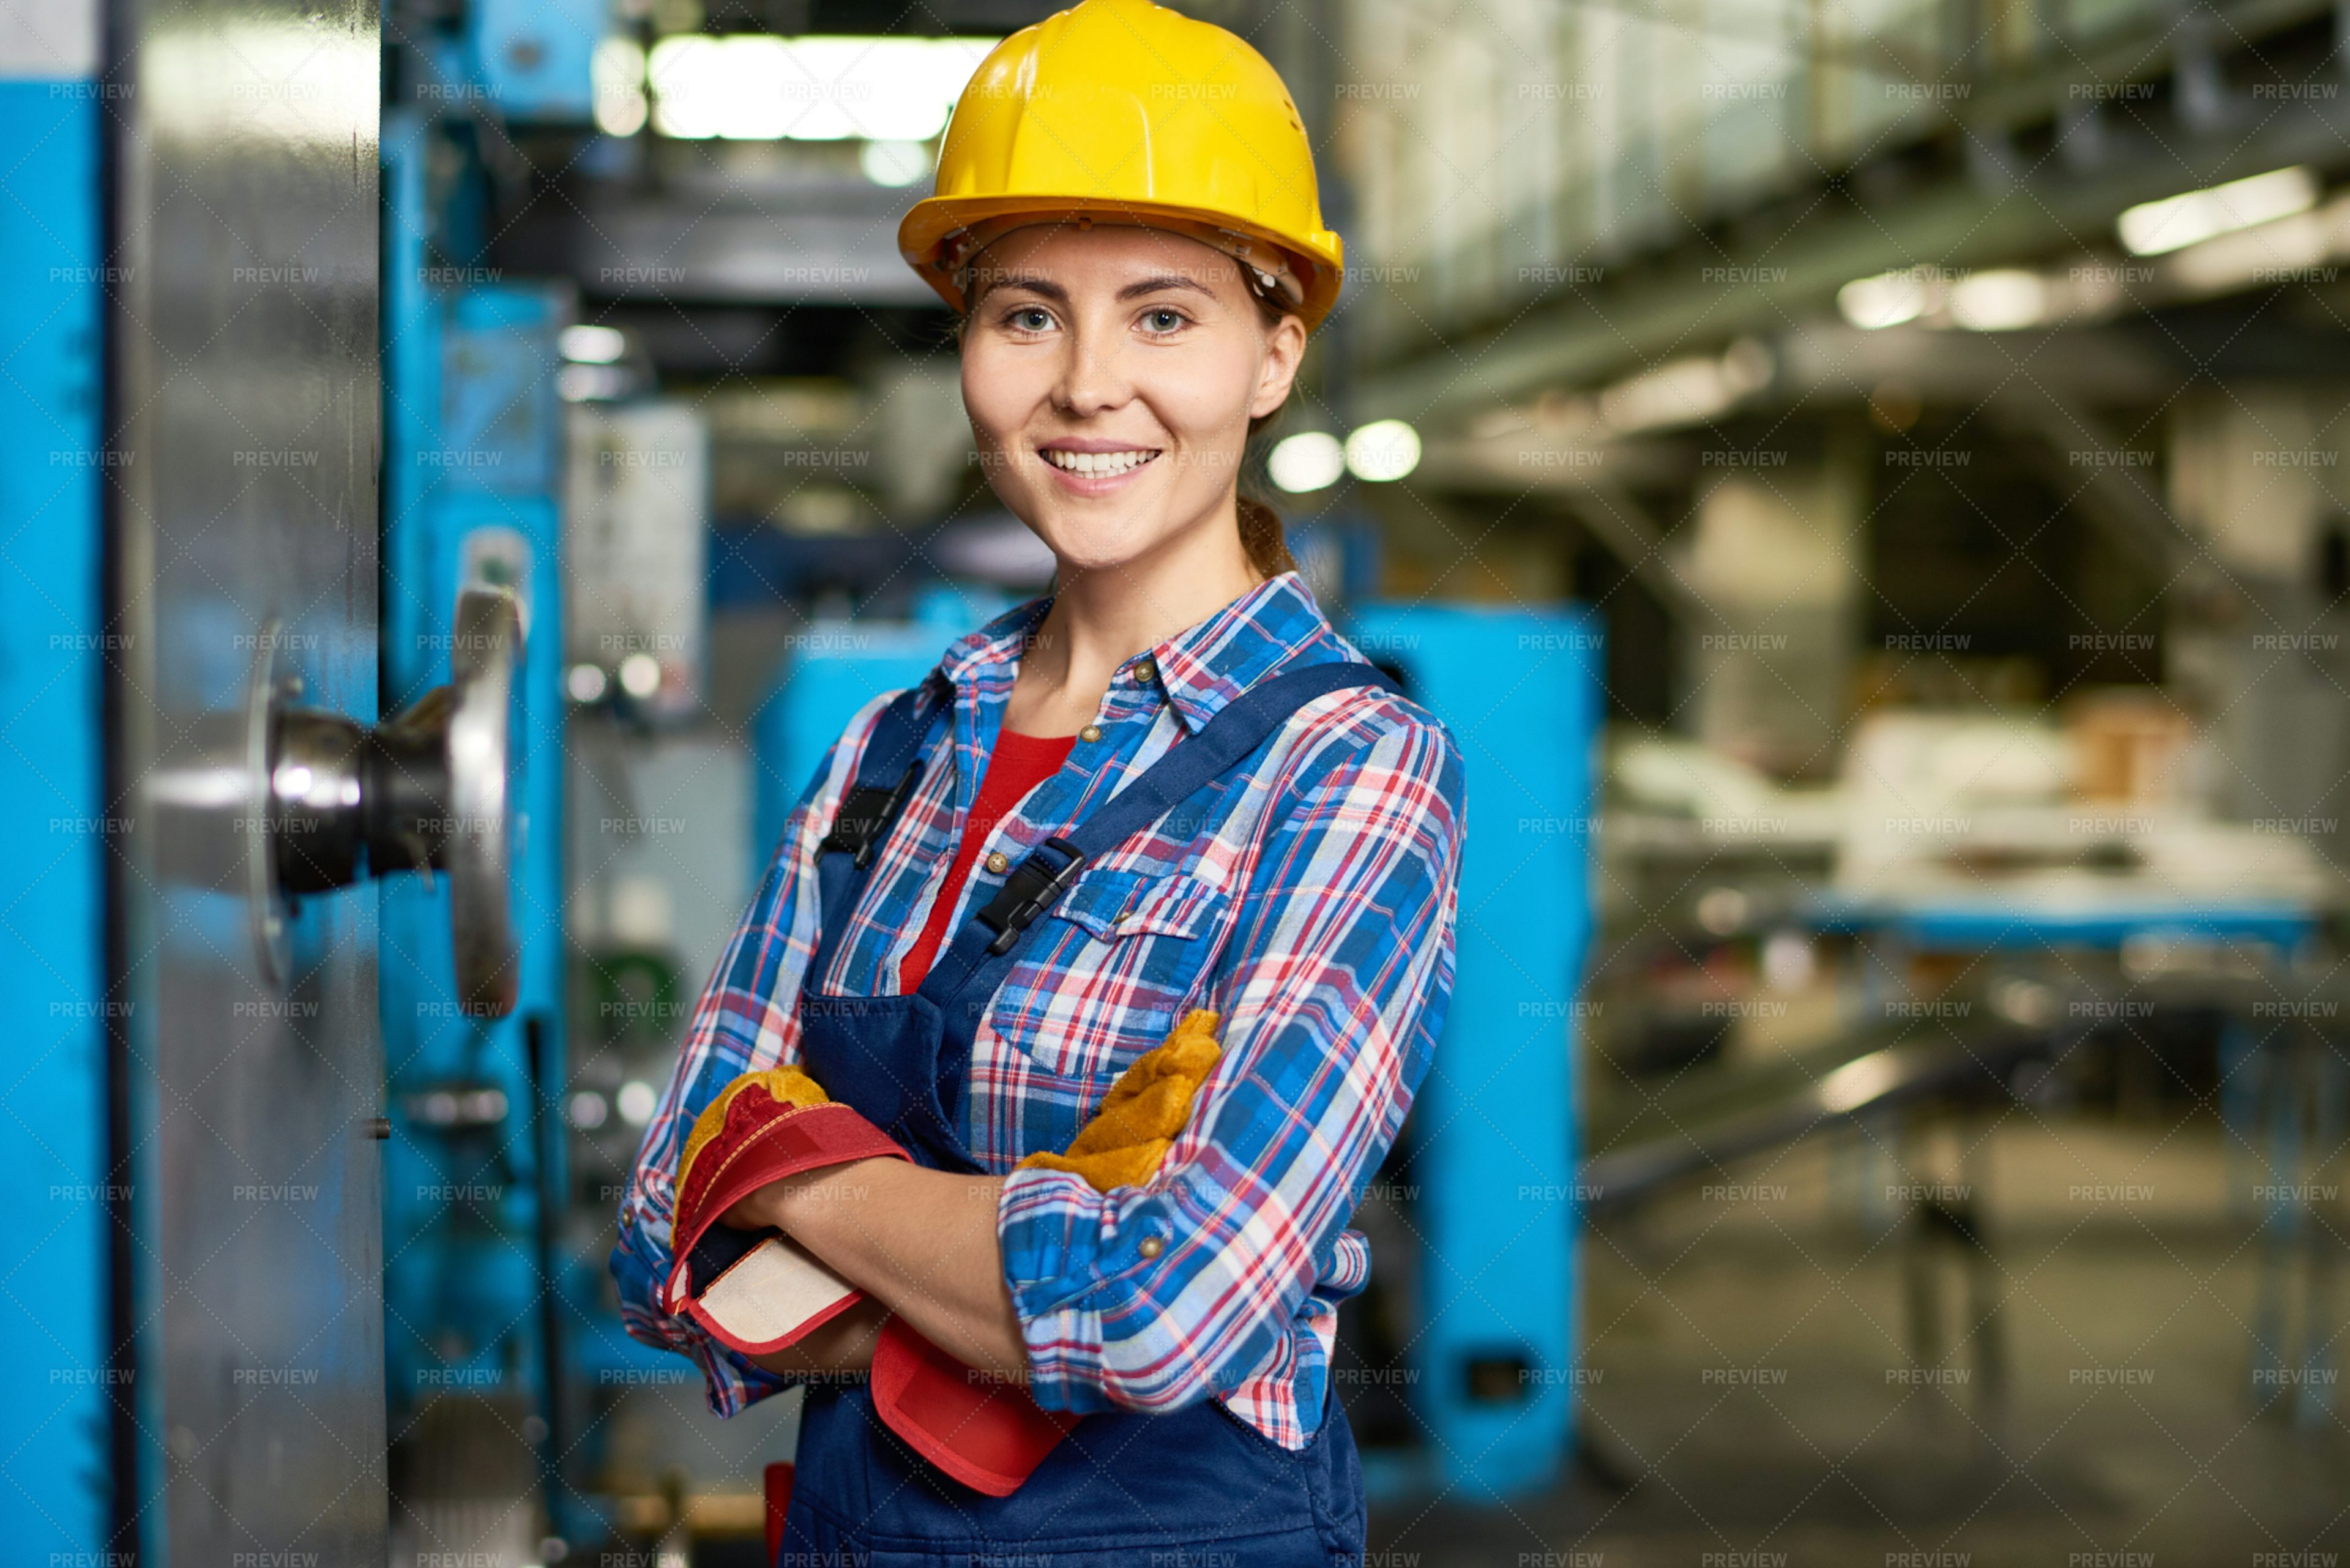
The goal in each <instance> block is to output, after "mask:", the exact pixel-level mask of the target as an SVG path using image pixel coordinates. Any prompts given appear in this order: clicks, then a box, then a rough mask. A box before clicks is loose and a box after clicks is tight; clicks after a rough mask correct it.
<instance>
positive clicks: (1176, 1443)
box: [777, 662, 1394, 1568]
mask: <svg viewBox="0 0 2350 1568" xmlns="http://www.w3.org/2000/svg"><path fill="white" fill-rule="evenodd" d="M938 679H939V678H937V677H933V680H938ZM1393 684H1394V683H1393V682H1392V681H1390V680H1388V678H1387V677H1386V676H1384V675H1382V674H1381V673H1380V672H1379V671H1378V670H1375V669H1373V668H1372V667H1370V666H1369V665H1367V664H1357V663H1351V662H1350V663H1339V664H1317V665H1311V666H1307V667H1306V668H1305V669H1301V670H1291V671H1288V672H1286V673H1284V674H1282V675H1277V676H1274V677H1272V678H1270V679H1268V680H1263V681H1261V682H1259V683H1258V684H1257V685H1256V686H1254V687H1253V688H1251V689H1250V690H1249V691H1246V692H1244V693H1243V694H1242V695H1241V696H1239V697H1237V698H1235V699H1234V700H1233V701H1232V702H1231V703H1230V704H1228V705H1227V706H1226V707H1225V708H1223V709H1222V711H1219V712H1218V713H1217V714H1216V716H1215V717H1214V718H1213V719H1212V720H1211V721H1210V722H1208V723H1207V724H1205V725H1204V726H1202V727H1201V730H1200V732H1198V733H1197V734H1194V735H1192V736H1191V737H1190V738H1188V739H1186V740H1184V741H1181V742H1178V743H1177V744H1176V745H1174V746H1172V747H1170V749H1169V750H1168V752H1167V753H1166V755H1164V756H1163V757H1161V758H1160V759H1159V761H1158V762H1157V763H1154V764H1153V765H1152V766H1151V767H1150V768H1149V770H1148V771H1147V772H1145V773H1144V774H1142V775H1141V776H1140V777H1139V778H1136V779H1133V780H1131V781H1129V782H1128V784H1127V785H1126V787H1125V788H1124V789H1122V790H1120V791H1119V792H1118V794H1116V795H1115V796H1113V797H1112V798H1111V799H1110V800H1109V801H1107V803H1105V804H1104V805H1101V806H1100V807H1099V808H1098V809H1097V810H1096V811H1095V813H1094V814H1093V815H1091V816H1090V817H1088V818H1087V819H1086V821H1085V822H1084V823H1082V824H1080V825H1078V826H1075V827H1072V828H1070V829H1069V830H1068V831H1067V833H1066V835H1065V836H1055V837H1051V838H1047V839H1046V840H1045V842H1044V843H1043V844H1042V845H1041V846H1038V847H1037V848H1036V849H1035V851H1032V852H1031V853H1030V854H1029V855H1028V856H1027V857H1025V858H1024V859H1023V860H1022V862H1021V863H1020V864H1019V866H1017V867H1014V869H1013V871H1012V872H1011V874H1010V875H1009V876H1008V877H1005V879H1004V883H1003V888H1001V889H1000V890H999V891H998V892H997V894H996V896H995V897H994V898H993V899H991V900H990V901H988V902H987V903H986V904H985V905H984V906H983V907H982V908H980V909H978V910H977V911H976V912H975V913H974V915H973V916H972V918H971V919H967V920H965V921H964V922H963V924H962V929H959V930H958V931H957V932H956V933H955V936H954V940H952V942H951V944H950V945H949V946H948V948H947V950H945V951H944V952H942V953H941V954H940V955H939V958H938V961H936V962H935V963H934V964H932V965H931V971H930V973H929V975H928V976H927V977H926V978H925V979H924V981H923V982H922V986H921V989H920V991H918V992H915V993H914V994H912V995H910V996H834V995H826V994H820V993H816V992H812V991H811V992H803V993H802V995H801V998H800V1028H801V1036H800V1040H801V1046H800V1049H801V1057H802V1060H803V1062H804V1063H805V1064H806V1067H807V1069H808V1071H809V1072H810V1073H811V1074H812V1075H814V1076H815V1078H816V1082H818V1083H820V1084H822V1085H824V1086H825V1088H826V1090H827V1092H828V1093H829V1094H831V1096H833V1097H834V1098H835V1099H837V1100H842V1101H846V1102H847V1104H849V1105H851V1106H855V1107H856V1108H857V1109H858V1111H860V1112H862V1113H863V1114H864V1115H865V1116H867V1117H868V1119H869V1120H871V1121H872V1122H874V1123H875V1124H876V1125H878V1126H879V1127H881V1128H882V1129H883V1130H884V1131H886V1132H888V1133H889V1135H890V1136H891V1137H895V1138H896V1139H898V1141H899V1143H901V1144H902V1145H904V1146H905V1148H906V1150H907V1152H908V1153H910V1154H911V1155H912V1156H913V1157H914V1158H915V1159H916V1160H917V1161H919V1162H920V1163H921V1164H923V1165H926V1166H929V1167H931V1168H933V1169H937V1170H952V1171H962V1172H968V1173H979V1172H981V1171H983V1166H982V1165H981V1163H980V1162H979V1161H978V1160H977V1159H976V1158H973V1157H972V1154H971V1152H970V1151H969V1150H968V1149H967V1148H966V1147H964V1145H963V1142H962V1132H961V1128H962V1126H963V1125H964V1117H963V1113H964V1109H965V1107H964V1094H965V1087H966V1084H965V1080H966V1077H967V1075H968V1072H969V1068H970V1064H971V1054H972V1041H973V1039H974V1037H975V1035H976V1033H977V1032H978V1027H979V1023H980V1021H981V1019H982V1018H983V1017H984V1016H985V1014H986V1012H987V1009H988V1006H989V1005H990V1003H991V1002H992V1001H993V997H994V994H995V991H996V988H997V987H998V986H999V985H1001V984H1002V983H1003V977H1004V975H1005V973H1006V972H1007V971H1009V970H1010V968H1011V966H1012V964H1013V962H1014V961H1015V960H1016V959H1017V957H1018V955H1019V948H1020V945H1021V942H1022V940H1023V937H1024V933H1025V932H1026V930H1027V929H1028V927H1029V925H1030V924H1031V923H1032V922H1033V921H1035V919H1036V918H1037V917H1038V916H1039V915H1041V914H1043V913H1044V912H1045V909H1048V908H1049V907H1050V906H1051V904H1052V902H1053V900H1054V899H1055V898H1058V897H1059V896H1060V894H1061V893H1062V891H1063V890H1064V889H1065V888H1066V887H1067V886H1068V885H1069V883H1070V882H1071V880H1073V879H1074V878H1075V877H1076V874H1077V872H1078V870H1079V868H1080V867H1083V866H1084V865H1085V864H1086V863H1087V862H1088V861H1090V860H1092V859H1094V858H1096V857H1098V856H1100V855H1103V854H1105V853H1107V851H1109V850H1111V849H1113V848H1115V847H1117V846H1118V845H1119V844H1121V843H1123V842H1124V841H1125V840H1126V839H1128V838H1129V837H1131V836H1133V835H1135V834H1136V833H1139V832H1140V831H1142V830H1143V829H1144V828H1147V827H1149V826H1150V825H1152V824H1153V823H1155V822H1157V821H1158V820H1159V818H1160V817H1161V816H1163V815H1166V813H1167V812H1168V811H1169V810H1170V808H1171V807H1173V806H1175V805H1180V804H1181V803H1182V802H1183V801H1184V800H1186V799H1188V798H1189V797H1190V796H1191V795H1192V794H1194V793H1196V792H1197V791H1199V790H1201V789H1202V788H1204V787H1205V786H1206V785H1208V784H1211V783H1213V782H1214V781H1215V780H1217V779H1219V778H1221V777H1222V776H1223V775H1224V774H1226V773H1228V772H1229V771H1231V770H1232V769H1233V768H1235V767H1238V766H1241V765H1243V764H1244V763H1253V762H1254V761H1255V759H1256V758H1257V757H1258V755H1259V754H1260V753H1262V751H1263V749H1264V747H1265V745H1266V742H1268V741H1270V739H1271V738H1272V737H1273V736H1274V734H1275V733H1276V732H1278V731H1279V730H1280V729H1281V727H1282V725H1283V724H1284V723H1285V722H1287V721H1288V719H1289V717H1290V716H1291V715H1292V714H1293V713H1295V711H1297V710H1298V709H1299V708H1300V707H1302V706H1304V705H1305V703H1307V702H1309V701H1313V700H1314V699H1315V698H1316V697H1320V696H1323V695H1326V694H1327V693H1329V692H1332V691H1340V690H1343V689H1345V688H1348V687H1357V686H1384V687H1389V688H1392V686H1393ZM921 690H922V689H921V688H917V689H916V690H915V691H909V692H907V693H906V694H905V695H904V696H902V697H900V698H899V700H898V701H896V702H893V703H892V704H890V706H889V708H887V709H885V710H883V711H882V713H881V716H880V718H879V721H878V722H877V723H876V726H875V728H874V732H873V735H872V738H871V740H870V741H869V742H868V743H867V746H866V749H865V755H864V759H863V762H862V764H861V765H860V766H859V768H858V775H857V779H856V782H855V784H854V786H853V787H852V788H851V789H850V790H849V791H848V792H847V794H846V795H845V796H844V797H843V799H842V801H841V806H840V811H839V814H838V815H837V817H836V818H835V820H834V825H833V828H832V831H831V833H830V834H829V835H828V836H827V837H826V839H825V841H824V843H823V845H822V846H821V847H820V853H819V854H818V857H817V862H816V867H817V879H818V883H819V889H820V891H819V897H820V898H821V901H822V916H821V918H822V920H823V931H822V933H821V936H820V939H819V945H818V947H817V950H816V956H815V958H814V959H813V960H812V961H810V963H809V965H808V970H807V974H808V979H809V981H810V982H811V983H813V982H815V981H816V979H817V977H819V976H821V975H822V974H823V973H824V972H825V970H826V968H827V965H828V964H829V962H830V961H831V958H832V954H833V950H834V943H835V942H836V940H837V933H838V932H839V931H840V929H841V928H842V927H843V926H845V925H846V924H847V919H848V916H849V913H850V910H851V909H852V908H853V907H854V906H855V903H856V900H857V896H858V892H859V891H860V890H861V888H862V887H863V885H864V881H865V877H866V874H867V869H868V867H869V866H870V865H871V864H872V859H873V855H874V852H875V850H876V849H877V848H878V847H879V845H880V844H881V842H882V840H883V839H885V838H886V837H888V836H889V830H890V827H891V826H893V825H894V824H895V822H896V820H897V817H898V813H899V810H900V808H902V807H903V805H905V802H906V800H907V798H908V797H909V796H910V795H911V794H912V793H913V786H914V784H915V782H916V780H917V779H918V778H919V776H920V760H919V759H920V752H921V747H922V742H923V741H924V740H925V739H926V737H927V729H926V728H925V727H922V726H918V725H917V723H916V722H915V720H914V717H913V714H914V710H915V706H916V701H917V698H918V696H919V694H920V691H921ZM938 694H939V695H941V697H943V696H944V695H945V693H943V692H942V691H941V692H939V693H938ZM945 705H946V704H945V702H944V701H941V704H940V706H941V708H943V707H944V706H945ZM806 1399H807V1403H806V1407H805V1408H804V1410H803V1413H802V1415H801V1417H800V1441H799V1453H798V1459H797V1467H796V1468H797V1475H796V1478H795V1486H794V1488H793V1492H792V1501H791V1509H790V1512H789V1514H788V1516H787V1517H786V1519H785V1527H784V1543H783V1551H782V1554H781V1556H780V1557H779V1558H778V1559H777V1562H778V1564H779V1565H780V1568H819V1565H821V1568H838V1565H841V1564H866V1563H871V1564H889V1565H893V1568H895V1565H903V1568H917V1565H920V1568H947V1565H948V1564H952V1565H953V1568H1032V1565H1033V1568H1045V1565H1046V1564H1049V1565H1050V1568H1113V1565H1115V1568H1138V1565H1139V1568H1150V1565H1152V1564H1159V1565H1163V1568H1178V1565H1179V1564H1180V1568H1197V1565H1200V1564H1210V1565H1215V1568H1260V1565H1262V1568H1293V1565H1295V1568H1305V1564H1309V1563H1310V1564H1314V1565H1315V1568H1329V1565H1330V1564H1335V1563H1359V1562H1360V1561H1361V1554H1362V1550H1363V1533H1364V1515H1363V1488H1362V1472H1361V1469H1360V1467H1359V1465H1358V1464H1357V1459H1356V1454H1355V1440H1354V1434H1353V1433H1352V1432H1351V1431H1350V1430H1349V1429H1348V1428H1347V1417H1346V1412H1345V1411H1344V1410H1343V1409H1342V1408H1341V1407H1339V1405H1338V1403H1337V1401H1336V1399H1335V1398H1334V1399H1331V1400H1329V1401H1328V1403H1327V1404H1326V1407H1325V1410H1324V1414H1323V1417H1322V1420H1321V1423H1320V1425H1319V1426H1318V1427H1317V1428H1316V1429H1315V1435H1314V1438H1313V1441H1311V1442H1310V1443H1308V1444H1307V1445H1306V1447H1305V1449H1303V1450H1301V1451H1299V1452H1296V1453H1292V1452H1290V1451H1289V1450H1288V1449H1284V1448H1282V1447H1281V1446H1280V1445H1279V1444H1277V1443H1275V1442H1274V1441H1273V1440H1272V1439H1271V1438H1267V1437H1265V1436H1264V1435H1263V1434H1262V1433H1260V1432H1258V1431H1257V1430H1256V1429H1255V1428H1253V1427H1250V1426H1249V1425H1247V1424H1246V1423H1245V1422H1243V1421H1242V1420H1241V1419H1240V1418H1239V1417H1235V1416H1233V1415H1232V1413H1231V1412H1229V1411H1228V1410H1226V1409H1225V1408H1224V1407H1223V1406H1222V1403H1221V1402H1220V1401H1218V1400H1214V1399H1208V1400H1203V1401H1202V1402H1201V1403H1200V1404H1197V1405H1193V1406H1191V1407H1186V1408H1184V1409H1181V1410H1179V1411H1176V1412H1174V1413H1172V1414H1170V1415H1165V1416H1146V1415H1141V1414H1138V1413H1136V1412H1133V1411H1128V1410H1113V1411H1108V1412H1105V1413H1102V1414H1097V1415H1093V1416H1089V1417H1087V1418H1086V1419H1085V1420H1084V1421H1083V1422H1082V1423H1080V1424H1079V1425H1078V1426H1077V1428H1076V1429H1075V1430H1074V1431H1072V1432H1071V1433H1070V1434H1069V1435H1068V1437H1066V1438H1064V1439H1063V1440H1062V1442H1061V1444H1060V1446H1059V1447H1057V1448H1056V1449H1054V1450H1053V1452H1052V1454H1051V1455H1050V1456H1048V1457H1047V1458H1046V1459H1045V1462H1044V1464H1043V1465H1042V1466H1040V1467H1039V1468H1038V1469H1037V1470H1036V1471H1035V1474H1033V1475H1031V1476H1030V1477H1029V1478H1028V1480H1027V1481H1026V1482H1025V1483H1024V1485H1022V1487H1021V1488H1020V1490H1017V1491H1015V1492H1014V1493H1013V1494H1012V1495H1011V1496H1010V1497H1006V1498H991V1497H986V1496H983V1495H982V1494H981V1493H979V1492H976V1491H973V1490H971V1489H970V1488H968V1487H965V1486H963V1485H962V1484H960V1483H959V1482H957V1481H954V1480H951V1479H949V1478H948V1477H946V1476H945V1475H942V1474H941V1472H939V1471H938V1470H937V1469H934V1468H932V1467H931V1466H930V1465H929V1464H927V1463H926V1462H924V1461H923V1460H921V1459H919V1458H917V1457H916V1456H915V1455H914V1454H913V1453H912V1452H911V1451H910V1450H909V1449H906V1448H905V1447H904V1445H902V1444H901V1443H899V1441H898V1440H897V1439H896V1438H895V1437H894V1436H892V1435H891V1433H890V1432H889V1429H888V1428H885V1427H884V1426H882V1425H881V1423H880V1422H879V1419H878V1418H877V1417H875V1415H874V1412H873V1401H872V1396H871V1394H870V1392H869V1390H868V1388H867V1387H866V1386H864V1385H862V1384H857V1385H851V1386H838V1385H833V1386H810V1387H809V1388H808V1390H807V1395H806Z"/></svg>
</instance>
